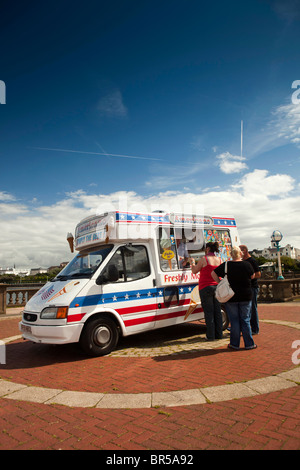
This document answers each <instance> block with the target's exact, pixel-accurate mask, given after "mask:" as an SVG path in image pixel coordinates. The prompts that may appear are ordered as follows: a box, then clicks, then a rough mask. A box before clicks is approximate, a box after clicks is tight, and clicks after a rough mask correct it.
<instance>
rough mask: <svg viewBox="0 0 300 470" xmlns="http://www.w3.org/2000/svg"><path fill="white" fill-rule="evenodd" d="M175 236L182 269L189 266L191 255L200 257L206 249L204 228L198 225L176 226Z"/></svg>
mask: <svg viewBox="0 0 300 470" xmlns="http://www.w3.org/2000/svg"><path fill="white" fill-rule="evenodd" d="M175 238H176V246H177V256H178V263H179V268H180V269H186V268H189V267H190V265H189V261H188V258H189V257H197V258H199V257H200V256H202V254H203V250H204V235H203V229H202V228H197V227H176V228H175Z"/></svg>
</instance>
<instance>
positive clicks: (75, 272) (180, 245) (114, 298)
mask: <svg viewBox="0 0 300 470" xmlns="http://www.w3.org/2000/svg"><path fill="white" fill-rule="evenodd" d="M67 238H68V241H69V243H70V248H71V251H73V252H74V251H76V252H77V254H76V256H74V258H73V259H72V261H71V262H70V263H69V264H68V265H67V266H66V267H65V268H64V269H63V270H62V271H61V272H60V273H59V274H58V275H57V276H56V277H55V278H54V279H52V280H51V281H50V282H48V283H47V284H45V285H44V286H43V287H42V288H41V289H40V290H39V291H38V292H37V293H36V294H35V295H34V296H33V297H32V298H31V299H30V300H29V301H28V302H27V304H26V306H25V309H24V312H23V317H22V320H21V322H20V324H19V328H20V331H21V332H22V336H23V338H24V339H27V340H30V341H33V342H36V343H47V344H66V343H79V344H80V346H81V347H82V348H83V350H84V351H85V352H86V353H88V354H90V355H92V356H102V355H105V354H109V353H110V352H111V351H112V350H114V349H115V348H116V346H117V344H118V340H119V337H120V336H128V335H133V334H136V333H141V332H145V331H149V330H153V329H156V328H162V327H167V326H170V325H176V324H179V323H182V322H185V321H195V320H202V319H203V318H204V314H203V309H202V307H201V303H200V299H199V291H198V282H199V273H198V274H196V275H195V274H193V273H192V271H191V268H190V267H189V263H188V256H190V257H193V258H194V259H195V260H196V261H197V259H198V258H199V257H201V256H203V251H204V248H205V244H206V243H207V242H209V241H218V242H219V245H220V248H221V251H220V256H221V258H222V260H226V259H228V258H229V257H230V248H231V246H232V245H239V244H240V240H239V236H238V231H237V227H236V222H235V219H234V217H220V216H201V215H195V214H191V215H187V214H176V213H165V212H161V211H157V212H156V211H154V212H152V213H142V212H122V211H115V212H109V213H105V214H101V215H95V216H90V217H88V218H85V219H84V220H82V221H81V222H80V223H79V224H78V225H77V227H76V230H75V236H74V237H73V236H72V235H71V234H68V237H67ZM223 315H224V327H225V325H226V312H225V310H223Z"/></svg>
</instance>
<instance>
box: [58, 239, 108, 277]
mask: <svg viewBox="0 0 300 470" xmlns="http://www.w3.org/2000/svg"><path fill="white" fill-rule="evenodd" d="M112 247H113V245H105V246H103V247H101V248H98V249H97V250H96V251H84V252H81V253H78V255H77V256H75V258H73V259H72V261H71V262H70V263H69V264H68V265H67V266H66V267H65V268H64V269H63V270H62V271H61V272H60V273H59V274H58V275H57V276H56V277H55V278H54V279H53V281H66V280H67V279H74V278H88V279H89V278H91V277H92V275H93V274H94V272H95V271H96V270H97V269H98V268H99V266H100V264H101V263H103V261H104V260H105V258H106V257H107V255H108V254H109V253H110V251H111V249H112Z"/></svg>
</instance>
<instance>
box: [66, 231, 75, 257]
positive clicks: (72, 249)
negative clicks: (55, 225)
mask: <svg viewBox="0 0 300 470" xmlns="http://www.w3.org/2000/svg"><path fill="white" fill-rule="evenodd" d="M67 240H68V243H69V246H70V250H71V253H73V252H74V237H73V235H72V234H71V233H68V235H67Z"/></svg>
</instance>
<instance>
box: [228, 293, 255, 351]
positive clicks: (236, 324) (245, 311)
mask: <svg viewBox="0 0 300 470" xmlns="http://www.w3.org/2000/svg"><path fill="white" fill-rule="evenodd" d="M251 304H252V302H251V300H248V301H246V302H227V303H226V312H227V314H228V317H229V320H230V324H231V328H230V345H231V346H232V347H233V348H236V349H239V347H240V338H241V333H242V335H243V340H244V343H245V348H246V349H248V348H249V349H250V348H252V347H253V346H254V341H253V338H252V333H251V326H250V318H251Z"/></svg>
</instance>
